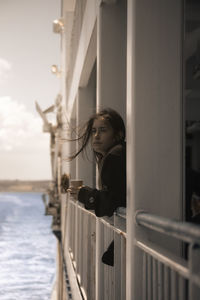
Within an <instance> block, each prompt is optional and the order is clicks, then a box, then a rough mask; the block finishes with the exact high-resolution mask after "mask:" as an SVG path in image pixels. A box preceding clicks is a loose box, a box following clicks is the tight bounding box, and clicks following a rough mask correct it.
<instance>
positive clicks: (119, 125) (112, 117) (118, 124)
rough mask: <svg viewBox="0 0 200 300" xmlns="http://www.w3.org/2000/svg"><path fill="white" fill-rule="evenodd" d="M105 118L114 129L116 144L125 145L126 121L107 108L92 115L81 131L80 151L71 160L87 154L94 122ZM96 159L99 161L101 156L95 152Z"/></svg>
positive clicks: (79, 139) (79, 138)
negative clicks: (81, 154)
mask: <svg viewBox="0 0 200 300" xmlns="http://www.w3.org/2000/svg"><path fill="white" fill-rule="evenodd" d="M99 118H103V119H105V120H106V121H108V122H109V124H110V126H111V127H112V129H113V131H114V136H115V137H116V144H123V143H124V141H125V137H126V129H125V125H124V121H123V119H122V117H121V116H120V115H119V114H118V113H117V112H116V111H115V110H113V109H111V108H106V109H103V110H101V111H100V112H98V113H96V114H94V115H92V116H91V117H90V119H89V120H88V122H87V123H86V124H85V126H84V127H83V128H82V130H81V132H82V133H81V134H80V136H79V137H78V138H77V139H76V140H78V141H80V145H81V146H80V149H79V150H78V151H77V152H76V153H75V154H74V155H72V156H71V157H70V160H72V159H74V158H75V157H76V156H78V155H79V154H80V153H81V152H83V154H84V153H85V154H86V147H87V145H88V143H89V141H90V137H91V134H92V127H93V123H94V120H96V119H99ZM94 154H95V157H96V159H97V160H98V159H99V158H101V154H99V153H97V152H95V151H94Z"/></svg>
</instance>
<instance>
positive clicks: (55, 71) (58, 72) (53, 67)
mask: <svg viewBox="0 0 200 300" xmlns="http://www.w3.org/2000/svg"><path fill="white" fill-rule="evenodd" d="M51 72H52V73H53V74H55V75H56V76H57V77H60V76H61V71H60V70H59V69H58V66H57V65H52V66H51Z"/></svg>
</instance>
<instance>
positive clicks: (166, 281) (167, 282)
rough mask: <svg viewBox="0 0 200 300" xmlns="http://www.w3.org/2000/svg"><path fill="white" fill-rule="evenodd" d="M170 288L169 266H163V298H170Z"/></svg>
mask: <svg viewBox="0 0 200 300" xmlns="http://www.w3.org/2000/svg"><path fill="white" fill-rule="evenodd" d="M170 290H171V287H170V278H169V267H168V266H164V300H170V298H169V295H170Z"/></svg>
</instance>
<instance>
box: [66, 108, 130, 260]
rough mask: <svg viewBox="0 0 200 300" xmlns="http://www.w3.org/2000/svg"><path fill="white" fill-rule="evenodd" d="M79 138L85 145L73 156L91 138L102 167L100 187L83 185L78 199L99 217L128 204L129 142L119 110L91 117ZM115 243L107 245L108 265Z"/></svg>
mask: <svg viewBox="0 0 200 300" xmlns="http://www.w3.org/2000/svg"><path fill="white" fill-rule="evenodd" d="M78 139H79V140H81V141H82V145H81V148H80V150H79V151H78V152H77V153H76V154H75V155H74V156H73V157H72V159H73V158H75V157H76V156H77V155H79V154H80V153H81V152H82V151H84V150H85V149H86V147H87V145H88V143H89V142H90V141H91V146H92V149H93V152H94V155H95V158H96V161H97V164H98V170H99V189H93V188H90V187H87V186H84V187H82V188H81V189H80V190H79V193H78V200H79V201H80V202H82V203H83V204H84V206H85V208H86V209H92V210H94V211H95V214H96V216H97V217H103V216H109V217H111V216H112V215H113V213H114V211H115V210H116V209H117V208H118V207H120V206H122V207H126V146H125V126H124V122H123V119H122V118H121V116H120V115H119V114H118V113H117V112H116V111H114V110H112V109H110V108H109V109H104V110H102V111H101V112H99V113H97V114H95V115H94V116H92V117H91V118H90V119H89V120H88V122H87V124H86V127H85V129H84V132H83V134H82V135H81V136H80V137H79V138H78ZM113 247H114V243H113V242H112V243H111V245H110V247H109V248H108V255H110V254H111V260H112V261H111V263H107V262H105V261H104V263H107V264H109V265H113ZM109 251H111V252H109ZM105 255H106V253H105ZM105 255H104V256H105ZM104 256H103V260H104Z"/></svg>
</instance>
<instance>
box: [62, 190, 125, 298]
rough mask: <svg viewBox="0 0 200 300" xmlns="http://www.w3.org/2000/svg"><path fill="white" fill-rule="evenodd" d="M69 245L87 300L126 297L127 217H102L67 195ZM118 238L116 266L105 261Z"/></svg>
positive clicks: (115, 245)
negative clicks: (104, 258) (112, 244)
mask: <svg viewBox="0 0 200 300" xmlns="http://www.w3.org/2000/svg"><path fill="white" fill-rule="evenodd" d="M67 198H68V199H67V224H66V229H67V231H66V236H65V238H66V245H67V247H68V250H69V253H70V257H71V261H72V263H73V267H74V270H75V273H76V277H77V280H78V282H79V286H80V290H81V293H82V296H83V298H84V299H116V300H117V299H126V288H125V285H126V232H125V231H126V218H125V217H124V212H123V211H122V212H121V213H119V215H117V214H115V215H114V216H113V217H111V218H106V217H105V218H98V217H96V215H95V214H94V212H93V211H89V210H86V209H85V208H84V207H83V206H82V204H81V203H79V202H78V201H76V199H75V198H74V197H72V196H70V195H68V197H67ZM113 239H114V267H111V266H108V265H105V264H103V263H102V261H101V257H102V255H103V253H104V252H105V251H106V249H107V247H108V246H109V245H110V243H111V241H112V240H113Z"/></svg>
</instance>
